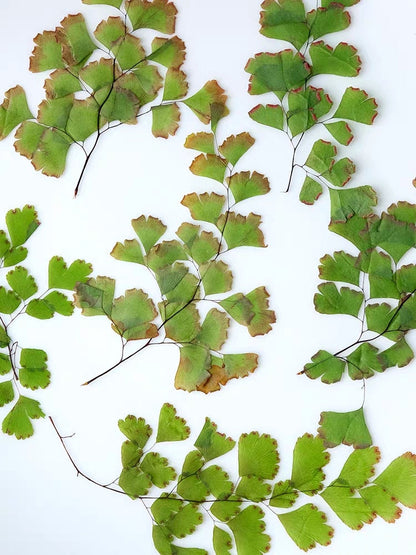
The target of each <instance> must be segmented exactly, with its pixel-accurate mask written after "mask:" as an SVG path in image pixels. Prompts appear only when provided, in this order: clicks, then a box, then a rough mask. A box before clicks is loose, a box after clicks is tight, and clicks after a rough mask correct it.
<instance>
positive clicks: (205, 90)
mask: <svg viewBox="0 0 416 555" xmlns="http://www.w3.org/2000/svg"><path fill="white" fill-rule="evenodd" d="M226 101H227V97H226V95H225V94H224V89H222V88H221V87H220V86H219V84H218V83H217V81H207V82H206V83H205V85H204V86H203V87H202V89H200V90H199V91H198V92H197V93H195V94H194V95H193V96H191V97H189V98H186V99H185V100H184V101H183V103H184V104H186V105H187V106H188V108H190V109H191V110H192V111H193V112H194V114H195V115H196V116H197V117H198V118H199V119H200V120H201V121H202V123H210V121H211V116H212V107H213V106H215V105H220V106H222V107H223V110H222V114H221V117H224V116H225V115H227V113H228V109H227V107H226V105H225V103H226Z"/></svg>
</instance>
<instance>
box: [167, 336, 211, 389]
mask: <svg viewBox="0 0 416 555" xmlns="http://www.w3.org/2000/svg"><path fill="white" fill-rule="evenodd" d="M210 361H211V357H210V354H209V350H208V349H207V348H206V347H205V346H202V345H193V344H189V345H184V346H182V347H180V359H179V366H178V369H177V371H176V376H175V387H176V389H184V390H185V391H194V390H195V389H196V388H197V386H198V385H200V384H201V383H202V382H203V381H204V380H206V379H207V377H208V376H209V373H208V368H209V367H210Z"/></svg>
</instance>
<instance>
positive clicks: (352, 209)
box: [329, 185, 377, 223]
mask: <svg viewBox="0 0 416 555" xmlns="http://www.w3.org/2000/svg"><path fill="white" fill-rule="evenodd" d="M329 196H330V198H331V222H334V223H335V222H336V223H339V222H345V221H346V220H348V219H349V218H351V217H352V216H353V215H357V216H363V217H366V216H369V215H370V214H372V213H373V207H374V206H375V205H376V204H377V194H376V192H375V191H374V189H373V188H372V187H370V186H369V185H363V186H361V187H354V188H353V189H344V190H342V189H341V190H338V189H330V190H329Z"/></svg>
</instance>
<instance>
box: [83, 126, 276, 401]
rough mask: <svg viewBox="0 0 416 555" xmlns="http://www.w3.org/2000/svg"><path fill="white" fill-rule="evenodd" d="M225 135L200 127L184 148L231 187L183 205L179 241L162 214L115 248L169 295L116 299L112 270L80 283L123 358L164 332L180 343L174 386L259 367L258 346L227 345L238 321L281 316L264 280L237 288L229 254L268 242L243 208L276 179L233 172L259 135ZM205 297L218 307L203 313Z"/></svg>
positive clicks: (199, 171)
mask: <svg viewBox="0 0 416 555" xmlns="http://www.w3.org/2000/svg"><path fill="white" fill-rule="evenodd" d="M212 128H214V125H212ZM216 142H217V141H216V137H215V134H214V131H211V132H209V133H208V132H201V133H195V134H192V135H190V136H188V138H187V139H186V143H185V146H186V147H187V148H191V149H195V150H197V151H199V152H202V153H201V154H199V155H198V156H197V157H196V158H195V160H194V161H193V162H192V164H191V166H190V169H191V171H192V173H194V174H195V175H199V176H201V177H207V178H210V179H212V180H214V181H215V182H220V183H221V185H222V186H223V187H224V188H225V191H226V194H225V195H223V194H218V193H216V192H206V193H201V194H196V193H190V194H188V195H185V197H184V198H183V199H182V204H183V205H184V206H186V207H187V208H188V209H189V212H190V215H191V217H192V219H193V221H192V222H184V223H183V224H182V225H181V226H180V227H179V229H178V230H177V231H176V237H177V239H171V240H166V239H163V236H164V234H165V232H166V230H167V227H166V225H165V224H164V223H163V222H161V221H160V220H159V219H157V218H155V217H153V216H149V217H145V216H140V217H138V218H135V219H134V220H132V227H133V229H134V231H135V233H136V238H134V239H126V240H125V241H124V242H118V243H117V244H116V245H115V246H114V248H113V250H112V252H111V254H112V256H113V257H114V258H116V259H118V260H121V261H124V262H130V263H135V264H139V265H141V266H144V267H146V268H148V269H149V270H150V272H151V273H152V275H153V276H154V278H155V280H156V282H157V285H158V287H159V289H160V294H161V298H162V300H161V301H159V302H158V303H156V302H153V300H152V299H150V298H149V297H148V295H147V294H146V293H145V292H144V291H142V290H141V289H130V290H128V291H126V292H125V295H123V296H121V297H118V298H116V299H115V298H114V287H115V282H114V280H112V279H111V278H106V277H97V278H91V279H89V280H88V281H86V282H85V283H79V284H78V285H77V286H76V297H75V302H76V305H77V306H78V307H79V308H81V309H82V312H83V314H84V315H86V316H94V315H102V316H106V317H107V318H109V320H110V321H111V326H112V329H113V330H114V331H115V332H116V333H117V334H118V335H120V336H121V339H122V344H123V353H122V356H121V362H123V361H124V360H126V359H128V358H130V357H131V356H133V355H134V354H137V353H139V352H140V351H141V350H142V349H143V348H145V347H147V346H148V345H150V344H151V343H152V341H153V340H154V339H155V338H157V341H158V342H160V341H162V342H166V343H175V344H176V345H177V346H178V348H179V352H180V358H179V366H178V369H177V372H176V376H175V387H176V388H177V389H184V390H186V391H194V390H198V391H203V392H204V393H209V392H212V391H217V390H219V389H220V388H221V386H224V385H225V384H226V383H227V382H228V381H229V380H231V379H233V378H242V377H245V376H248V375H249V374H250V373H252V372H253V371H254V370H255V369H256V368H257V365H258V356H257V355H256V354H255V353H250V352H249V353H228V352H223V347H224V344H225V342H226V340H227V335H228V328H229V326H230V323H231V320H235V321H236V322H237V323H239V324H241V325H243V326H245V327H246V328H247V331H248V332H249V334H250V335H252V336H257V335H263V334H266V333H268V332H269V331H270V330H271V325H272V324H273V323H274V322H275V314H274V312H273V311H272V310H270V308H269V302H268V297H269V294H268V292H267V290H266V289H265V287H262V286H260V287H257V288H255V289H253V290H252V291H250V292H248V293H241V292H237V293H233V292H232V287H233V274H232V272H231V269H230V268H229V266H228V264H226V263H225V262H224V261H223V260H221V255H222V254H223V253H224V252H227V251H228V250H230V249H235V248H239V247H265V243H264V237H263V233H262V231H261V229H260V223H261V218H260V216H258V215H257V214H253V213H250V214H249V215H248V216H244V215H242V214H240V213H238V212H236V211H235V210H234V207H235V206H236V205H237V204H238V203H240V202H243V201H245V200H247V199H250V198H252V197H255V196H259V195H264V194H266V193H268V191H269V183H268V180H267V178H266V177H264V176H263V175H261V174H259V173H257V172H248V171H244V172H238V171H235V170H234V168H235V165H236V164H237V163H238V161H239V159H240V158H241V156H243V155H244V154H245V152H247V151H248V150H249V149H250V148H251V146H252V145H253V143H254V139H253V138H252V137H251V136H250V135H249V134H248V133H240V134H238V135H231V136H230V137H228V138H227V139H226V140H225V141H223V143H222V144H221V145H219V146H218V148H217V147H215V146H214V145H215V144H216ZM231 206H232V208H231ZM189 263H191V264H189ZM206 301H208V302H209V303H210V305H212V304H213V303H214V305H215V306H214V307H212V308H210V310H209V311H208V313H207V314H206V315H205V317H204V318H201V315H200V308H199V307H200V306H201V305H202V304H203V303H204V302H206ZM133 340H143V341H144V342H143V341H142V343H141V345H140V346H139V347H131V349H132V350H131V351H129V352H127V351H126V350H125V348H126V347H127V345H128V348H130V345H131V344H130V342H131V341H133ZM133 349H134V350H133ZM121 362H120V363H121ZM120 363H118V364H120ZM118 364H117V365H118ZM110 370H111V369H109V371H110ZM106 373H107V371H104V372H103V373H102V374H100V375H98V376H96V378H98V377H101V376H102V375H103V374H106ZM96 378H92V379H90V380H89V381H88V382H86V384H88V383H91V381H94V380H95V379H96Z"/></svg>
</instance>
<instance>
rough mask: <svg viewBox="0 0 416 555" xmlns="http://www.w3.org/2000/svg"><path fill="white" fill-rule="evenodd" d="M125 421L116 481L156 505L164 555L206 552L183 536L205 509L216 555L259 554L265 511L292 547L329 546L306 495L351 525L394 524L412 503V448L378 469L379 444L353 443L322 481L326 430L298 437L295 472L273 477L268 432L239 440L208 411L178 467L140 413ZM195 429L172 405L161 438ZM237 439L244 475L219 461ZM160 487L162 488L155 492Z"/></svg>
mask: <svg viewBox="0 0 416 555" xmlns="http://www.w3.org/2000/svg"><path fill="white" fill-rule="evenodd" d="M119 427H120V430H121V431H122V433H123V434H124V435H125V436H126V437H127V440H126V441H125V442H124V443H123V445H122V448H121V457H122V464H123V470H122V472H121V474H120V478H119V486H120V487H121V488H122V490H123V491H124V492H125V493H126V494H127V495H129V496H130V497H131V498H132V499H141V500H142V501H143V502H145V503H147V502H149V503H150V509H149V511H150V514H151V517H152V520H153V542H154V545H155V548H156V550H157V551H158V553H160V554H161V555H165V554H169V555H170V554H174V553H189V554H201V555H203V554H206V553H207V551H205V549H200V548H198V547H182V546H181V545H180V544H178V543H177V542H178V540H180V539H181V538H184V537H187V536H192V534H193V533H194V532H195V531H196V530H197V528H198V526H199V525H200V524H201V523H202V522H203V521H204V514H208V515H209V516H210V517H211V518H210V520H212V521H213V532H212V546H213V550H214V552H215V553H216V555H225V554H227V553H231V552H232V551H231V550H233V549H235V550H236V552H237V553H238V554H239V555H255V554H259V555H260V554H261V553H266V552H267V551H268V550H269V549H270V537H269V536H268V534H267V533H266V531H265V530H266V522H265V520H264V515H265V513H264V509H266V508H267V509H269V510H271V511H272V512H273V513H274V514H275V515H276V517H277V518H278V520H279V521H280V523H281V525H282V526H283V528H284V530H285V531H286V532H287V533H288V535H289V536H290V537H291V539H292V540H293V541H294V542H295V543H296V545H297V546H298V547H299V548H300V549H302V550H304V551H308V550H309V549H312V548H314V547H315V546H316V545H317V544H320V545H329V544H330V543H331V539H332V536H333V534H334V530H333V528H332V527H331V526H329V525H328V524H327V523H326V520H327V515H326V513H325V512H324V511H323V510H321V509H320V508H318V507H317V506H316V505H315V504H313V503H311V502H305V501H307V499H308V498H311V497H314V498H315V499H316V500H317V502H318V503H320V504H322V500H323V501H324V502H325V503H326V505H327V507H329V509H331V510H332V511H333V512H334V513H335V515H336V516H337V517H338V518H339V519H340V520H341V521H342V522H343V523H344V524H346V525H347V526H348V527H350V528H351V529H353V530H359V529H360V528H362V527H363V525H364V524H370V523H371V522H372V521H373V520H374V519H375V518H376V517H377V516H380V517H381V518H383V519H384V520H385V521H387V522H394V521H395V520H397V519H398V518H399V517H400V515H401V511H402V510H401V507H400V506H399V504H400V505H404V506H406V507H410V508H415V507H416V478H415V477H416V456H415V455H412V454H411V453H405V454H403V455H401V456H400V457H398V458H396V459H395V460H394V461H393V462H392V463H391V464H390V465H389V466H388V467H387V468H386V469H385V470H384V471H383V472H381V474H378V475H377V476H375V465H376V464H377V463H378V462H379V460H380V452H379V449H378V448H377V447H374V446H369V447H366V448H362V449H354V450H353V451H352V452H351V454H350V455H349V456H348V458H347V460H346V462H345V463H344V466H343V467H342V469H341V472H340V473H339V475H338V477H337V478H336V479H335V480H333V481H331V482H330V483H328V484H326V483H325V474H324V472H323V469H324V468H325V466H326V465H327V464H328V463H329V460H330V454H329V452H328V447H327V445H326V444H325V442H324V440H323V439H322V437H320V436H312V435H310V434H305V435H303V436H302V437H300V438H299V439H298V440H297V442H296V444H295V447H294V450H293V459H292V470H291V475H290V478H289V479H286V480H279V481H275V478H276V475H277V474H278V471H279V462H280V461H279V454H278V450H277V442H276V440H275V439H273V438H272V437H270V436H269V435H267V434H260V433H259V432H251V433H248V434H242V435H241V436H240V438H239V441H238V443H236V442H235V441H234V440H233V439H231V438H229V437H227V436H225V435H224V434H222V433H219V432H218V431H217V426H216V424H215V423H214V422H212V421H211V420H210V419H209V418H206V419H205V423H204V425H203V427H202V430H201V432H200V433H199V435H198V437H197V439H196V440H195V442H194V444H193V447H194V449H193V450H191V451H190V452H189V453H188V454H187V455H186V456H185V458H184V462H183V465H182V468H181V471H180V472H177V471H175V469H174V468H173V467H171V466H170V465H169V461H168V460H167V459H166V458H165V457H162V456H161V455H160V454H159V453H158V452H156V451H154V448H155V445H153V447H152V448H151V449H152V451H146V445H147V443H148V442H149V440H150V438H151V437H152V429H151V427H150V426H149V425H148V424H147V423H146V421H145V420H144V419H143V418H137V417H135V416H131V415H130V416H127V417H126V418H125V419H124V420H120V421H119ZM189 434H190V430H189V428H188V427H187V425H186V422H185V421H184V419H182V418H180V417H178V416H177V414H176V409H175V408H174V407H173V406H172V405H169V404H165V405H163V407H162V409H161V411H160V416H159V423H158V428H157V435H156V444H157V443H160V442H164V441H183V440H186V439H187V438H188V437H189ZM236 445H237V451H238V479H237V480H235V481H234V480H233V479H232V478H231V477H230V476H229V474H228V473H227V472H225V471H224V469H223V468H222V467H221V466H220V464H219V461H218V459H219V458H220V457H222V456H223V455H225V454H226V453H229V452H231V451H233V449H234V448H235V447H236ZM214 459H216V461H215V463H213V462H212V461H214ZM155 488H158V489H161V490H163V491H162V492H161V493H160V495H159V496H156V495H155V493H154V492H155ZM305 496H306V497H305ZM202 509H203V511H202ZM188 545H189V543H188Z"/></svg>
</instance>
